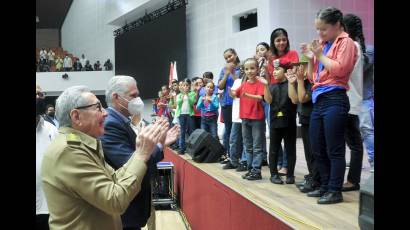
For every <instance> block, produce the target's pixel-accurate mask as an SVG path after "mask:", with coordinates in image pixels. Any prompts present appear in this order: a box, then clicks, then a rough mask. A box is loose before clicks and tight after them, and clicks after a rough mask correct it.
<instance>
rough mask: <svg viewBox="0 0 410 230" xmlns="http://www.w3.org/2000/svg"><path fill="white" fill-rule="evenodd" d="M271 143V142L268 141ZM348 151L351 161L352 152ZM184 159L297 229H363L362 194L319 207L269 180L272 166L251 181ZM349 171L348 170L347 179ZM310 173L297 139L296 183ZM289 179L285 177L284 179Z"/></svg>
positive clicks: (289, 187)
mask: <svg viewBox="0 0 410 230" xmlns="http://www.w3.org/2000/svg"><path fill="white" fill-rule="evenodd" d="M268 144H269V140H268ZM346 149H347V152H346V159H347V162H349V159H350V150H349V149H348V148H346ZM181 157H182V158H184V159H186V160H188V161H189V162H190V163H192V164H193V165H194V166H196V167H198V168H199V169H201V170H202V171H204V172H206V173H207V174H208V175H210V176H211V177H213V178H215V179H216V180H218V181H219V182H221V183H222V184H224V185H226V186H227V187H229V188H231V189H232V190H234V191H235V192H237V193H239V194H240V195H242V196H243V197H244V198H246V199H248V200H250V201H251V202H253V203H254V204H255V205H257V206H258V207H260V208H262V209H263V210H265V211H266V212H268V213H269V214H271V215H273V216H275V217H276V218H278V219H280V220H281V221H283V222H284V223H286V224H288V225H289V226H291V227H292V228H295V229H359V225H358V214H359V191H352V192H344V193H343V198H344V202H343V203H339V204H332V205H318V204H317V203H316V202H317V199H318V198H311V197H307V196H306V194H303V193H301V192H299V190H298V189H297V188H296V186H295V185H294V184H292V185H287V184H284V185H276V184H273V183H271V182H270V181H269V177H270V173H269V169H268V166H264V167H262V180H257V181H248V180H244V179H242V178H241V175H242V174H244V172H236V171H235V170H233V169H231V170H223V169H222V164H220V163H201V164H198V163H195V162H194V161H192V160H191V157H190V156H189V155H187V154H185V155H182V156H181ZM363 167H364V169H362V177H361V178H362V182H361V183H362V184H363V183H364V182H366V180H367V178H368V177H369V176H370V172H369V170H370V165H369V163H368V161H367V154H366V153H365V154H364V157H363ZM347 172H348V169H346V173H345V178H346V176H347ZM305 174H307V166H306V160H305V157H304V150H303V143H302V139H300V138H298V139H297V160H296V168H295V176H296V182H299V181H301V180H303V175H305ZM283 179H285V178H283Z"/></svg>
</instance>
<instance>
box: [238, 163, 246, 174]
mask: <svg viewBox="0 0 410 230" xmlns="http://www.w3.org/2000/svg"><path fill="white" fill-rule="evenodd" d="M246 170H248V165H247V163H246V162H243V163H239V165H238V167H237V168H236V171H237V172H244V171H246Z"/></svg>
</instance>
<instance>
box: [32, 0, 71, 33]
mask: <svg viewBox="0 0 410 230" xmlns="http://www.w3.org/2000/svg"><path fill="white" fill-rule="evenodd" d="M72 2H73V0H36V16H38V18H39V22H38V23H36V28H37V29H40V28H42V29H45V28H47V29H61V26H62V25H63V22H64V19H65V17H66V15H67V13H68V10H69V9H70V6H71V3H72Z"/></svg>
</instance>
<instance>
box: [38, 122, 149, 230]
mask: <svg viewBox="0 0 410 230" xmlns="http://www.w3.org/2000/svg"><path fill="white" fill-rule="evenodd" d="M146 170H147V166H146V164H145V163H144V162H143V161H142V160H140V159H138V158H137V157H136V154H133V156H132V157H131V158H130V160H129V161H128V162H127V163H126V164H125V165H124V166H123V167H121V168H119V169H118V170H117V171H114V170H113V169H112V168H111V167H110V166H109V165H108V164H107V163H105V160H104V154H103V150H102V146H101V142H100V141H99V140H97V139H95V138H93V137H91V136H88V135H87V134H85V133H82V132H80V131H78V130H75V129H72V128H68V127H61V128H60V129H59V134H58V135H57V137H56V138H55V140H54V141H53V142H52V143H51V144H50V145H49V147H48V148H47V150H46V153H45V155H44V158H43V162H42V168H41V176H42V182H43V188H44V192H45V195H46V199H47V204H48V208H49V211H50V220H49V225H50V229H70V230H71V229H82V230H87V229H90V230H91V229H93V230H95V229H98V230H105V229H106V230H116V229H118V230H122V224H121V218H120V215H121V214H122V213H123V212H125V210H126V209H127V207H128V205H129V203H130V201H131V200H132V199H133V198H134V197H135V196H136V195H137V193H138V192H139V191H140V188H141V182H142V178H143V177H144V175H145V172H146Z"/></svg>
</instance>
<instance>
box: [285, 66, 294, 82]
mask: <svg viewBox="0 0 410 230" xmlns="http://www.w3.org/2000/svg"><path fill="white" fill-rule="evenodd" d="M285 77H286V78H287V79H288V81H289V83H290V84H295V82H296V75H295V68H293V69H288V70H287V72H286V73H285Z"/></svg>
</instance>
